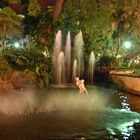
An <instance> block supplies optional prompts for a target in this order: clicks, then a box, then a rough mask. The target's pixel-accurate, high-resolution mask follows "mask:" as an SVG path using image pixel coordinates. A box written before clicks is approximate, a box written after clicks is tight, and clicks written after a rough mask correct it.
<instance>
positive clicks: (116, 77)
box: [110, 73, 140, 95]
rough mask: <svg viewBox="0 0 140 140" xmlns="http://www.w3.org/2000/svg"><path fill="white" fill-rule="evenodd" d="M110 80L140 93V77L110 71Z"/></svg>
mask: <svg viewBox="0 0 140 140" xmlns="http://www.w3.org/2000/svg"><path fill="white" fill-rule="evenodd" d="M110 81H111V82H113V83H114V84H116V85H117V86H119V87H120V88H121V89H123V90H126V91H128V92H130V93H133V94H137V95H140V77H138V76H137V77H136V76H132V75H125V74H113V73H110Z"/></svg>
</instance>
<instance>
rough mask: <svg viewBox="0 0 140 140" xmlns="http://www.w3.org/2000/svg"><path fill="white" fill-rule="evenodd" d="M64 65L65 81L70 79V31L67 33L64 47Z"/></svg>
mask: <svg viewBox="0 0 140 140" xmlns="http://www.w3.org/2000/svg"><path fill="white" fill-rule="evenodd" d="M65 60H66V61H65V65H66V77H67V82H69V81H70V80H71V77H70V74H71V37H70V32H68V34H67V39H66V47H65Z"/></svg>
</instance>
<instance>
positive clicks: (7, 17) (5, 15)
mask: <svg viewBox="0 0 140 140" xmlns="http://www.w3.org/2000/svg"><path fill="white" fill-rule="evenodd" d="M22 20H23V18H22V16H20V15H17V14H16V13H15V12H14V11H13V10H12V9H11V8H9V7H5V8H3V9H0V25H1V26H0V35H1V36H6V35H10V36H21V35H22V31H23V30H22V26H21V25H22Z"/></svg>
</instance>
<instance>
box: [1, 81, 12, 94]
mask: <svg viewBox="0 0 140 140" xmlns="http://www.w3.org/2000/svg"><path fill="white" fill-rule="evenodd" d="M13 91H14V89H13V85H12V82H11V80H0V93H3V92H4V93H12V92H13Z"/></svg>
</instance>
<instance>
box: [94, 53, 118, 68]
mask: <svg viewBox="0 0 140 140" xmlns="http://www.w3.org/2000/svg"><path fill="white" fill-rule="evenodd" d="M116 64H117V60H116V58H115V57H113V56H105V55H104V56H101V57H100V59H99V61H98V62H97V69H102V68H103V69H104V70H111V69H114V68H115V66H116Z"/></svg>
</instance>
